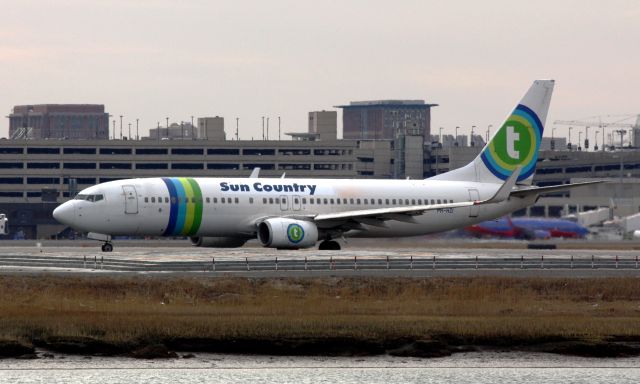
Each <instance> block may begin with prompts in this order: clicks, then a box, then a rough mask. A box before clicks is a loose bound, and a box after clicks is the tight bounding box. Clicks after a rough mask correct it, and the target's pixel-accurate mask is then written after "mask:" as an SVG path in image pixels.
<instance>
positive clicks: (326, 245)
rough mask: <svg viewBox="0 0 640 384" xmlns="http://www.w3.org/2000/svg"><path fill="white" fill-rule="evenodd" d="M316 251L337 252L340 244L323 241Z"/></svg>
mask: <svg viewBox="0 0 640 384" xmlns="http://www.w3.org/2000/svg"><path fill="white" fill-rule="evenodd" d="M318 250H320V251H339V250H340V243H338V242H337V241H333V240H325V241H323V242H322V243H320V245H319V246H318Z"/></svg>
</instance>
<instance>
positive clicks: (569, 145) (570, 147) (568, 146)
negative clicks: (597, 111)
mask: <svg viewBox="0 0 640 384" xmlns="http://www.w3.org/2000/svg"><path fill="white" fill-rule="evenodd" d="M572 129H573V127H569V143H568V144H567V148H569V150H570V151H572V150H573V146H572V145H571V130H572Z"/></svg>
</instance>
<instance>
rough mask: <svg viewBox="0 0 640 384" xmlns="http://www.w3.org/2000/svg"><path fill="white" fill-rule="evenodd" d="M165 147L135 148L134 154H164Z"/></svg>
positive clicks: (166, 151)
mask: <svg viewBox="0 0 640 384" xmlns="http://www.w3.org/2000/svg"><path fill="white" fill-rule="evenodd" d="M168 153H169V151H168V150H167V148H137V149H136V155H166V154H168Z"/></svg>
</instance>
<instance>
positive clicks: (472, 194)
mask: <svg viewBox="0 0 640 384" xmlns="http://www.w3.org/2000/svg"><path fill="white" fill-rule="evenodd" d="M469 200H470V201H478V200H480V193H478V190H477V189H469ZM479 213H480V207H479V206H477V205H472V206H471V207H469V217H478V214H479Z"/></svg>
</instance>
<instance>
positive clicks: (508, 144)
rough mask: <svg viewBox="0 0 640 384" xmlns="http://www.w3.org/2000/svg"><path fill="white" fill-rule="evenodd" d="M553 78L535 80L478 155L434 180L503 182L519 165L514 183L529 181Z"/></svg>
mask: <svg viewBox="0 0 640 384" xmlns="http://www.w3.org/2000/svg"><path fill="white" fill-rule="evenodd" d="M553 86H554V80H536V81H534V82H533V85H532V86H531V88H529V91H527V93H526V94H525V95H524V97H522V100H520V103H518V105H516V107H515V108H514V109H513V111H512V112H511V114H510V115H509V117H508V118H507V119H506V120H505V122H504V123H502V125H501V126H500V129H498V130H497V131H496V132H495V133H494V135H493V137H491V140H489V142H488V143H487V145H485V147H484V148H483V149H482V151H481V152H480V154H479V155H478V157H476V158H475V159H474V160H473V161H472V162H471V163H469V164H467V165H466V166H464V167H462V168H459V169H455V170H453V171H450V172H447V173H443V174H441V175H437V176H434V177H433V178H432V179H435V180H456V181H477V182H486V183H503V182H504V181H505V180H507V179H508V178H509V176H510V175H511V174H512V173H513V171H514V170H516V169H517V168H521V171H520V175H519V176H518V180H517V181H518V184H529V185H530V184H531V180H532V179H533V174H534V172H535V170H536V163H537V161H538V151H539V149H540V143H541V142H542V133H543V130H544V122H545V120H546V119H547V112H548V111H549V104H550V103H551V94H552V92H553Z"/></svg>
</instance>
